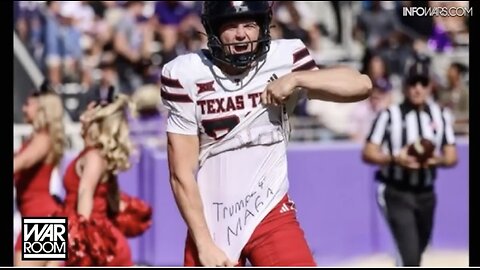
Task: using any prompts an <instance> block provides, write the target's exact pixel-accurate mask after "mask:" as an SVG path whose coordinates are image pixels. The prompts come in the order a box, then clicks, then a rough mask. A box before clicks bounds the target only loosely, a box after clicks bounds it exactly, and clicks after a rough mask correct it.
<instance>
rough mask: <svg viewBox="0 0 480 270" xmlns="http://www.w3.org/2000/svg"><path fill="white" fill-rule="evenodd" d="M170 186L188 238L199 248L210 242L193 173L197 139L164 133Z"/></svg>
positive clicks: (196, 137)
mask: <svg viewBox="0 0 480 270" xmlns="http://www.w3.org/2000/svg"><path fill="white" fill-rule="evenodd" d="M167 139H168V147H167V149H168V164H169V169H170V184H171V187H172V191H173V194H174V197H175V201H176V203H177V205H178V208H179V210H180V213H181V214H182V217H183V219H184V220H185V222H186V223H187V226H188V229H189V231H190V235H191V237H192V238H193V241H194V242H195V244H196V245H197V247H198V248H199V249H201V247H202V245H206V244H209V243H212V242H213V240H212V238H211V236H210V232H209V230H208V227H207V223H206V221H205V217H204V214H203V204H202V200H201V197H200V192H199V189H198V185H197V182H196V180H195V173H196V171H197V168H198V156H199V140H198V136H192V135H183V134H175V133H170V132H168V133H167Z"/></svg>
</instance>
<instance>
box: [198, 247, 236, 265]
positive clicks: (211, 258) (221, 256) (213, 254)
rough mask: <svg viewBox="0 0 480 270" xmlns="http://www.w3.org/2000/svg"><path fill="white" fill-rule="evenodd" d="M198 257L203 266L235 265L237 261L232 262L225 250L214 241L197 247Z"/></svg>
mask: <svg viewBox="0 0 480 270" xmlns="http://www.w3.org/2000/svg"><path fill="white" fill-rule="evenodd" d="M198 258H199V260H200V263H201V264H202V265H203V266H210V267H211V266H214V267H215V266H230V267H231V266H235V265H237V263H235V262H232V261H231V260H230V259H229V258H228V257H227V255H226V254H225V252H223V251H222V250H221V249H220V248H218V247H217V245H215V243H211V244H208V245H206V246H203V247H201V248H198Z"/></svg>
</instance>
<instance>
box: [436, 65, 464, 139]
mask: <svg viewBox="0 0 480 270" xmlns="http://www.w3.org/2000/svg"><path fill="white" fill-rule="evenodd" d="M467 71H468V69H467V67H466V66H465V65H464V64H461V63H457V62H454V63H452V64H451V65H450V67H449V68H448V70H447V74H446V77H447V85H446V87H444V88H442V89H440V91H439V95H438V103H440V105H442V106H444V107H447V108H449V109H450V110H451V111H452V113H453V116H454V118H455V122H454V130H455V133H457V134H464V135H465V134H468V123H469V91H468V87H467V85H466V83H465V80H464V78H465V75H466V73H467Z"/></svg>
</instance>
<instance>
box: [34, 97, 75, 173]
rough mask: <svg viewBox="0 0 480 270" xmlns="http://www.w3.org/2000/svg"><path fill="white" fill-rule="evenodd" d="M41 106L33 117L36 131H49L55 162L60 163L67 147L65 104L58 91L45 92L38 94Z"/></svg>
mask: <svg viewBox="0 0 480 270" xmlns="http://www.w3.org/2000/svg"><path fill="white" fill-rule="evenodd" d="M35 98H37V99H38V103H39V108H38V111H37V113H36V115H35V118H34V119H33V130H34V131H35V132H40V131H47V132H48V134H49V136H50V139H51V141H52V153H53V154H54V157H53V163H54V164H55V165H58V163H59V162H60V160H61V159H62V157H63V152H64V150H65V147H66V143H67V141H66V135H65V128H64V125H63V113H64V110H63V104H62V100H61V99H60V97H59V96H58V95H57V94H56V93H44V94H41V95H38V96H36V97H35Z"/></svg>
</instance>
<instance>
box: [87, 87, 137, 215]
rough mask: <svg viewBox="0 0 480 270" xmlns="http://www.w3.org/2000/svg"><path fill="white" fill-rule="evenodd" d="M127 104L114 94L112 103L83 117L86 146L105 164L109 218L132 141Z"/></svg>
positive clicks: (116, 204)
mask: <svg viewBox="0 0 480 270" xmlns="http://www.w3.org/2000/svg"><path fill="white" fill-rule="evenodd" d="M128 105H129V98H128V97H127V96H126V95H118V96H117V97H116V99H115V100H114V101H113V102H112V103H110V104H108V105H106V106H103V107H102V106H97V107H95V108H94V109H93V110H92V111H90V112H88V114H86V115H84V117H85V119H86V122H87V125H89V127H88V130H87V134H86V136H87V138H89V140H90V143H91V145H87V146H91V147H95V148H97V149H99V150H100V153H101V155H102V156H103V158H104V159H105V160H106V162H107V173H108V178H109V180H108V185H109V189H108V190H109V192H108V197H107V199H108V204H109V211H110V214H111V215H115V214H117V213H118V211H119V200H120V194H119V188H118V183H117V174H118V173H119V172H122V171H125V170H127V169H129V168H130V166H131V165H130V154H131V152H132V142H131V140H130V137H129V128H128V123H127V117H126V109H127V108H128Z"/></svg>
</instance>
